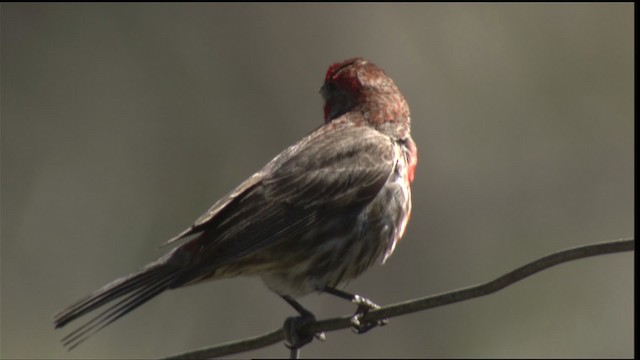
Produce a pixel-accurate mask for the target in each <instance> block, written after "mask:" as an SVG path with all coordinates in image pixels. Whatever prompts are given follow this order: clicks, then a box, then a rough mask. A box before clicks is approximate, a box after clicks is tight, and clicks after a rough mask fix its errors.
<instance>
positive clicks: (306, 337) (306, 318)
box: [284, 312, 325, 350]
mask: <svg viewBox="0 0 640 360" xmlns="http://www.w3.org/2000/svg"><path fill="white" fill-rule="evenodd" d="M315 321H316V317H315V316H314V315H313V314H312V313H311V312H305V313H301V314H300V316H291V317H289V318H287V320H285V322H284V337H285V340H286V343H285V346H286V347H288V348H289V349H292V350H295V349H299V348H301V347H303V346H305V345H307V344H308V343H310V342H311V341H313V339H314V338H316V339H318V340H320V341H324V340H325V335H324V332H320V333H317V334H313V333H309V332H308V331H306V329H305V327H306V326H307V325H308V324H310V323H313V322H315Z"/></svg>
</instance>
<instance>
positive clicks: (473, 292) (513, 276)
mask: <svg viewBox="0 0 640 360" xmlns="http://www.w3.org/2000/svg"><path fill="white" fill-rule="evenodd" d="M634 249H635V240H634V239H622V240H616V241H609V242H603V243H598V244H592V245H584V246H579V247H575V248H571V249H567V250H563V251H559V252H556V253H553V254H550V255H547V256H545V257H542V258H540V259H538V260H535V261H533V262H531V263H528V264H526V265H524V266H521V267H519V268H517V269H515V270H513V271H511V272H509V273H507V274H505V275H502V276H500V277H499V278H497V279H494V280H491V281H489V282H486V283H483V284H480V285H475V286H471V287H467V288H463V289H459V290H454V291H450V292H446V293H442V294H438V295H432V296H427V297H424V298H419V299H414V300H408V301H404V302H400V303H396V304H392V305H388V306H384V307H381V308H379V309H376V310H372V311H369V312H368V313H366V315H365V316H364V318H363V320H366V321H375V320H381V319H385V318H391V317H395V316H400V315H405V314H410V313H413V312H417V311H422V310H426V309H431V308H435V307H439V306H443V305H448V304H453V303H456V302H459V301H464V300H468V299H472V298H476V297H480V296H484V295H488V294H492V293H494V292H496V291H498V290H501V289H503V288H505V287H507V286H509V285H511V284H513V283H515V282H517V281H520V280H522V279H524V278H526V277H528V276H531V275H533V274H535V273H537V272H539V271H542V270H544V269H548V268H550V267H552V266H555V265H558V264H561V263H564V262H568V261H572V260H577V259H582V258H585V257H590V256H596V255H604V254H611V253H617V252H624V251H632V250H634ZM351 317H352V315H347V316H343V317H337V318H332V319H327V320H322V321H316V322H313V323H309V324H308V325H307V326H306V327H305V328H304V329H302V330H303V331H306V332H307V333H310V334H315V333H319V332H323V331H324V332H327V331H334V330H340V329H346V328H349V327H350V326H351V322H350V319H351ZM283 340H284V332H283V329H282V328H280V329H277V330H274V331H272V332H270V333H267V334H264V335H260V336H257V337H253V338H247V339H243V340H238V341H232V342H228V343H224V344H220V345H215V346H211V347H205V348H202V349H199V350H194V351H189V352H186V353H182V354H177V355H173V356H170V357H168V358H166V359H165V360H169V359H206V358H214V357H220V356H227V355H231V354H237V353H240V352H244V351H249V350H255V349H259V348H263V347H266V346H269V345H272V344H275V343H278V342H282V341H283Z"/></svg>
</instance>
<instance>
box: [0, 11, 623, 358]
mask: <svg viewBox="0 0 640 360" xmlns="http://www.w3.org/2000/svg"><path fill="white" fill-rule="evenodd" d="M633 21H634V17H633V4H631V3H627V4H596V3H590V4H528V5H523V4H504V5H497V4H474V5H469V4H466V5H464V4H460V5H456V4H399V5H395V4H394V5H392V4H345V5H343V4H295V5H290V4H278V5H271V4H259V5H258V4H237V5H236V4H128V5H125V4H37V5H28V4H2V8H1V24H2V28H1V34H2V38H1V51H2V53H1V71H2V73H1V80H2V82H1V85H2V88H1V94H2V99H1V100H2V102H1V105H2V112H1V116H2V117H1V120H2V123H1V125H2V127H1V146H2V147H1V151H2V169H1V170H2V172H1V173H2V178H1V184H2V189H1V190H2V193H1V198H2V208H1V214H2V219H1V220H2V233H1V235H2V243H1V244H2V249H1V250H2V252H1V254H2V262H1V270H2V275H1V276H2V277H1V280H2V297H1V305H2V312H1V316H2V322H1V324H2V328H1V331H2V332H1V334H2V337H1V340H2V346H1V348H2V352H1V356H2V357H3V358H29V359H33V358H81V359H86V358H154V357H161V356H167V355H170V354H174V353H178V352H182V351H185V350H189V349H193V348H196V347H201V346H205V345H211V344H217V343H222V342H226V341H231V340H236V339H241V338H245V337H249V336H255V335H259V334H262V333H264V332H267V331H271V330H273V329H276V328H278V327H280V326H281V325H282V323H283V321H284V320H285V318H286V317H287V316H290V315H293V314H294V311H293V310H292V309H291V308H290V307H289V306H288V305H287V304H286V303H285V302H284V301H282V300H281V299H280V298H278V297H277V296H275V295H274V294H272V293H270V292H269V291H268V290H267V289H266V288H265V287H264V285H262V283H261V282H260V281H259V280H257V279H251V278H238V279H231V280H224V281H218V282H212V283H209V284H206V285H199V286H194V287H190V288H186V289H181V290H179V291H171V292H168V293H165V294H163V295H161V296H160V297H158V298H157V299H154V300H153V301H151V302H150V303H148V304H146V305H145V306H143V307H141V308H140V309H138V310H136V311H134V312H133V313H131V314H130V315H128V316H126V317H125V318H123V319H121V320H119V321H117V322H116V323H114V324H113V325H111V326H109V327H108V328H106V329H105V330H103V331H102V332H101V333H99V334H97V335H96V336H95V337H93V338H92V339H90V340H89V341H88V342H86V343H84V344H82V345H81V346H80V347H79V348H77V349H76V350H74V351H72V352H70V353H69V352H67V351H65V350H64V349H63V347H62V346H61V345H60V343H59V340H60V338H61V337H62V336H63V335H64V334H66V333H67V332H68V330H67V329H63V330H54V329H53V327H52V324H51V317H52V315H53V314H54V313H55V312H56V311H58V310H60V309H62V308H64V307H65V306H67V305H69V304H70V303H72V302H74V301H76V300H77V299H79V298H80V297H82V296H84V295H86V294H87V293H89V292H91V291H93V290H95V289H97V288H98V287H100V286H102V285H104V284H105V283H107V282H109V281H111V280H113V279H115V278H117V277H120V276H122V275H125V274H128V273H130V272H133V271H135V270H137V269H138V268H140V267H141V266H142V265H144V264H146V263H147V262H149V261H151V260H153V259H155V258H156V257H158V256H160V255H161V254H163V253H164V249H158V245H160V244H161V243H162V242H164V241H165V240H166V239H168V238H170V237H172V236H174V235H175V234H177V233H178V232H180V231H182V230H183V229H184V228H186V227H187V226H188V225H190V224H191V222H192V221H193V220H194V219H195V218H196V217H197V216H199V215H200V214H201V213H202V212H203V211H205V210H206V209H207V208H208V207H209V206H210V205H211V204H213V202H215V201H216V200H217V199H218V198H219V197H221V196H222V195H224V194H226V193H227V192H228V191H229V190H231V189H232V188H233V187H235V185H237V184H239V183H240V182H241V181H242V180H244V179H245V178H246V177H248V176H249V175H251V174H252V173H253V172H255V171H257V170H258V169H259V168H260V167H261V166H262V165H263V164H264V163H266V162H267V161H268V160H270V159H271V158H272V157H273V156H275V155H276V154H278V153H279V152H280V151H281V150H283V149H284V148H286V147H287V146H288V145H290V144H292V143H294V142H295V141H296V140H297V139H299V138H301V137H302V136H304V135H305V134H307V133H309V132H310V131H312V130H313V129H315V128H316V127H317V126H319V125H320V124H321V123H322V115H321V106H322V104H321V99H320V96H319V94H318V90H319V88H320V85H321V83H322V80H323V77H324V71H325V70H326V68H327V66H328V65H329V64H331V63H332V62H335V61H340V60H344V59H346V58H348V57H352V56H363V57H365V58H367V59H370V60H372V61H373V62H375V63H376V64H378V65H379V66H380V67H382V68H383V69H385V70H386V72H387V73H388V74H389V75H390V76H391V77H393V79H395V81H396V83H397V84H398V86H399V87H400V89H401V90H402V91H403V93H404V95H405V96H406V98H407V100H408V102H409V104H410V106H411V110H412V120H413V137H414V139H415V141H416V143H417V144H418V148H419V164H418V165H419V167H418V169H417V173H416V180H415V182H414V184H413V192H414V208H413V216H412V221H411V222H410V224H409V227H408V230H407V234H406V236H405V238H404V240H403V241H402V243H401V244H400V245H399V246H398V248H397V249H396V253H395V254H394V256H393V257H391V259H390V260H389V261H388V262H387V264H386V265H385V266H383V267H379V266H377V267H375V268H373V269H371V270H370V271H369V272H367V273H366V274H365V275H364V276H362V277H361V278H359V279H357V280H355V281H353V282H352V283H350V284H349V286H348V288H347V289H348V290H350V291H353V292H357V293H359V294H362V295H366V296H368V297H370V298H371V299H373V300H374V301H376V302H378V303H380V304H389V303H393V302H398V301H403V300H408V299H411V298H415V297H420V296H426V295H430V294H435V293H438V292H444V291H448V290H452V289H456V288H460V287H464V286H469V285H472V284H476V283H479V282H483V281H487V280H490V279H492V278H494V277H497V276H499V275H501V274H503V273H505V272H507V271H509V270H511V269H513V268H515V267H517V266H520V265H522V264H524V263H526V262H529V261H532V260H534V259H536V258H538V257H540V256H543V255H546V254H548V253H551V252H554V251H558V250H561V249H565V248H568V247H572V246H578V245H583V244H590V243H595V242H599V241H604V240H613V239H618V238H622V237H630V236H633V197H634V193H633V191H634V188H633V176H634V175H633V161H634V155H633V130H634V122H633V110H634V107H633V77H634V68H633V60H634V59H633V40H634V39H633ZM633 261H634V260H633V256H632V254H631V253H625V254H618V255H607V256H601V257H596V258H591V259H586V260H581V261H577V262H572V263H569V264H564V265H561V266H558V267H556V268H553V269H550V270H547V271H544V272H543V273H540V274H538V275H535V276H533V277H532V278H529V279H526V280H524V281H522V282H520V283H518V284H516V285H514V286H512V287H509V288H507V289H505V290H503V291H501V292H499V293H496V294H494V295H490V296H487V297H484V298H480V299H475V300H471V301H466V302H464V303H459V304H455V305H452V306H446V307H443V308H438V309H433V310H430V311H424V312H421V313H417V314H413V315H408V316H403V317H400V318H394V319H392V320H391V322H390V324H389V325H388V326H386V327H383V328H379V329H376V330H374V331H371V332H370V333H368V334H366V335H362V336H357V335H354V334H353V333H351V332H350V331H348V330H345V331H340V332H332V333H329V334H327V341H326V342H325V343H320V342H314V343H313V344H311V345H309V346H307V347H305V348H304V349H303V352H302V354H303V356H304V357H308V358H312V357H632V356H633V351H634V345H633V337H634V327H633V317H634V310H633V301H634V296H633V286H634V285H633ZM302 303H303V304H304V305H306V306H307V307H308V308H310V309H312V310H313V311H315V312H316V314H317V315H318V317H320V318H325V317H332V316H337V315H346V314H348V313H350V312H352V311H353V310H354V308H353V306H351V305H350V304H348V303H346V302H343V301H340V300H338V299H336V298H334V297H332V296H327V295H320V296H318V295H310V296H307V297H306V298H303V299H302ZM74 325H75V324H74ZM287 355H288V351H287V350H286V349H285V348H284V346H283V345H281V344H277V345H273V346H271V347H268V348H265V349H262V350H259V351H254V352H249V353H243V354H240V355H238V356H240V357H282V356H287Z"/></svg>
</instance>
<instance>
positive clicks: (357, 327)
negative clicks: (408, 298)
mask: <svg viewBox="0 0 640 360" xmlns="http://www.w3.org/2000/svg"><path fill="white" fill-rule="evenodd" d="M351 302H353V303H354V304H356V305H358V308H357V309H356V312H355V314H353V317H351V329H352V330H353V331H354V332H355V333H356V334H364V333H366V332H367V331H369V330H371V329H373V328H374V327H376V326H384V325H387V324H388V323H389V319H381V320H374V321H363V318H364V316H365V315H366V314H367V313H368V312H369V311H371V310H375V309H379V308H380V306H378V305H376V304H375V303H374V302H372V301H371V300H369V299H367V298H363V297H362V296H360V295H354V296H353V299H352V300H351Z"/></svg>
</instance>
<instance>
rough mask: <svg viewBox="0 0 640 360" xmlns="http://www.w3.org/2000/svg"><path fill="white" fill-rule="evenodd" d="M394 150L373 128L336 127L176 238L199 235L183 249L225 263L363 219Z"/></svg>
mask: <svg viewBox="0 0 640 360" xmlns="http://www.w3.org/2000/svg"><path fill="white" fill-rule="evenodd" d="M336 120H338V119H336ZM393 147H394V145H393V142H392V141H391V139H390V138H389V137H388V136H386V135H383V134H381V133H379V132H378V131H376V130H374V129H371V128H368V127H363V126H355V125H352V124H351V123H350V122H340V121H333V122H332V123H329V124H327V125H325V126H322V127H320V128H319V129H317V130H316V131H314V132H313V133H311V134H310V135H308V136H307V137H305V138H303V139H302V140H300V141H299V142H298V143H296V144H295V145H292V146H291V147H289V148H288V149H286V150H285V151H284V152H283V153H282V154H280V155H279V156H278V157H276V158H274V159H273V160H272V161H271V162H270V163H268V164H267V165H266V166H265V167H264V168H263V169H262V170H261V171H259V172H257V173H256V174H254V175H253V176H251V177H250V178H249V179H247V180H246V181H245V182H243V183H242V184H240V186H238V187H237V188H236V189H235V190H234V191H232V192H231V193H229V194H228V195H227V196H225V197H224V198H222V199H221V200H219V201H218V202H217V203H216V204H215V205H214V206H213V207H212V208H211V209H209V211H207V212H206V213H205V214H203V215H202V216H201V217H200V218H199V219H198V220H197V221H196V222H195V223H194V224H193V225H192V226H191V227H190V228H189V229H187V230H186V231H184V232H183V233H182V234H181V235H179V236H178V237H177V238H175V239H176V240H177V239H179V238H183V237H185V236H189V235H192V234H199V236H197V237H195V238H193V239H192V240H189V242H187V243H185V244H184V245H183V246H181V247H183V248H185V249H197V253H198V254H199V255H202V256H204V257H205V258H207V262H208V263H209V262H211V257H213V258H214V260H215V261H213V262H214V263H216V264H222V263H226V262H229V261H233V260H236V259H238V258H241V257H243V256H246V255H249V254H252V253H254V252H256V251H257V250H260V249H262V248H264V247H266V246H270V245H275V244H278V243H280V242H281V241H285V240H287V239H292V238H296V237H300V236H302V235H303V234H304V233H306V232H307V231H309V229H311V228H313V227H315V226H319V225H322V224H323V223H324V222H326V221H329V220H330V219H336V218H338V219H339V218H340V217H341V216H345V217H348V216H354V215H357V213H358V212H359V211H360V210H361V209H362V206H364V205H365V204H367V203H368V202H369V201H371V199H373V198H374V197H375V196H376V195H377V194H378V193H379V191H380V189H382V187H383V186H384V184H385V183H386V182H387V180H388V179H389V176H390V175H391V174H392V173H393V170H394V167H395V162H394V148H393Z"/></svg>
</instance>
